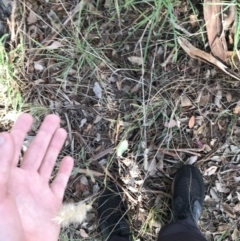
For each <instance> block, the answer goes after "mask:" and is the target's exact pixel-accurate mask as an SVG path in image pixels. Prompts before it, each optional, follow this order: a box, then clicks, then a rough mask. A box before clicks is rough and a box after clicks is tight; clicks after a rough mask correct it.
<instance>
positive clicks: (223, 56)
mask: <svg viewBox="0 0 240 241" xmlns="http://www.w3.org/2000/svg"><path fill="white" fill-rule="evenodd" d="M203 9H204V19H205V22H206V25H205V26H206V29H207V36H208V42H209V46H210V48H211V51H212V54H213V56H215V57H216V58H218V59H220V60H222V62H224V63H226V64H228V62H229V60H228V54H227V51H228V49H227V42H226V39H225V34H223V25H222V22H223V21H222V18H223V16H222V6H221V0H204V5H203Z"/></svg>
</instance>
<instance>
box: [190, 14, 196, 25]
mask: <svg viewBox="0 0 240 241" xmlns="http://www.w3.org/2000/svg"><path fill="white" fill-rule="evenodd" d="M189 19H190V21H189V22H190V24H191V25H192V26H193V27H196V26H198V20H197V16H196V15H195V14H190V16H189Z"/></svg>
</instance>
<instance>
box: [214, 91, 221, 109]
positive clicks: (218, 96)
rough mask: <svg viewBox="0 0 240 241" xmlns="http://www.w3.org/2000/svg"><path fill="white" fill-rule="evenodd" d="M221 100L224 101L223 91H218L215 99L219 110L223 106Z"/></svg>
mask: <svg viewBox="0 0 240 241" xmlns="http://www.w3.org/2000/svg"><path fill="white" fill-rule="evenodd" d="M221 99H222V90H220V89H219V90H218V91H217V94H216V96H215V98H214V104H215V105H216V106H217V107H218V108H221V107H222V105H221Z"/></svg>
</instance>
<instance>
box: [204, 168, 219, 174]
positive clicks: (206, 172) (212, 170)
mask: <svg viewBox="0 0 240 241" xmlns="http://www.w3.org/2000/svg"><path fill="white" fill-rule="evenodd" d="M217 169H218V167H217V166H211V167H209V168H208V169H207V170H206V171H205V172H204V176H211V175H213V174H215V172H216V171H217Z"/></svg>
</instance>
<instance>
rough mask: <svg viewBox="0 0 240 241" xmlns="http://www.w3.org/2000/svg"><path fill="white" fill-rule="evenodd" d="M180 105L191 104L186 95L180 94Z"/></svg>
mask: <svg viewBox="0 0 240 241" xmlns="http://www.w3.org/2000/svg"><path fill="white" fill-rule="evenodd" d="M181 106H182V107H187V106H192V102H191V100H190V99H189V98H188V97H187V96H186V95H182V96H181Z"/></svg>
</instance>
